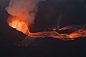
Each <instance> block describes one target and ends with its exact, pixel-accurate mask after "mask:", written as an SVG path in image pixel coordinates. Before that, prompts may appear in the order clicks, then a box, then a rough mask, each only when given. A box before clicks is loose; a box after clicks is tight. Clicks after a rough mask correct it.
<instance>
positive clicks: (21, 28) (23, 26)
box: [8, 18, 86, 46]
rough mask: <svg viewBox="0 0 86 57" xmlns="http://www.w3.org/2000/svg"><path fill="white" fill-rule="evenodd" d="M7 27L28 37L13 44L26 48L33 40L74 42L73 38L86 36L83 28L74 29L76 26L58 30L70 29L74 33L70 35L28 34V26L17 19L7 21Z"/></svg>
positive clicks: (50, 32) (51, 32) (55, 33)
mask: <svg viewBox="0 0 86 57" xmlns="http://www.w3.org/2000/svg"><path fill="white" fill-rule="evenodd" d="M8 25H9V26H11V27H13V28H15V29H16V30H18V31H21V32H23V33H24V34H27V35H28V36H27V37H26V38H25V39H23V40H22V41H19V42H16V43H15V44H16V45H18V46H27V45H29V44H31V43H33V42H34V39H35V38H45V37H53V38H58V39H62V40H64V41H66V40H75V38H78V37H85V36H86V30H85V29H83V28H81V29H77V28H75V27H78V26H75V27H74V26H67V27H63V28H61V29H58V30H66V29H70V30H72V29H73V30H74V32H72V33H71V34H59V33H58V32H56V31H55V30H54V31H46V32H37V33H30V32H29V30H30V29H29V27H28V24H27V23H26V22H23V21H20V20H19V19H18V18H16V19H12V21H9V22H8ZM82 26H83V25H82ZM82 26H81V27H82ZM79 27H80V26H79ZM84 28H85V27H84Z"/></svg>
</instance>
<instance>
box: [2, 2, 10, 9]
mask: <svg viewBox="0 0 86 57" xmlns="http://www.w3.org/2000/svg"><path fill="white" fill-rule="evenodd" d="M8 1H9V0H0V7H1V8H2V9H4V8H5V7H6V6H7V3H8Z"/></svg>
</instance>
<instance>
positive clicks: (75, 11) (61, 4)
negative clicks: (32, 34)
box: [32, 0, 86, 31]
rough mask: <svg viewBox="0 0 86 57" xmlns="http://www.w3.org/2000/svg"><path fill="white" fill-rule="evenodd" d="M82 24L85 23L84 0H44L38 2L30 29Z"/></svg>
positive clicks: (36, 29)
mask: <svg viewBox="0 0 86 57" xmlns="http://www.w3.org/2000/svg"><path fill="white" fill-rule="evenodd" d="M82 24H86V1H85V0H77V1H76V0H46V1H45V2H42V3H40V4H39V11H38V12H37V15H36V19H35V24H34V26H33V27H34V28H35V29H32V31H33V30H34V31H42V30H44V29H47V28H52V27H56V26H57V28H59V27H63V26H67V25H82Z"/></svg>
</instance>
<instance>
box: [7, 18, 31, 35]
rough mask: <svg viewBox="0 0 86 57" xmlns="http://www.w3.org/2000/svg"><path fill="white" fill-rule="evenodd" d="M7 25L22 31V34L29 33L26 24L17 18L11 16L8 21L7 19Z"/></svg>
mask: <svg viewBox="0 0 86 57" xmlns="http://www.w3.org/2000/svg"><path fill="white" fill-rule="evenodd" d="M8 24H9V26H11V27H13V28H15V29H16V30H18V31H21V32H23V33H24V34H29V33H30V32H29V28H28V24H27V23H26V22H23V21H21V20H20V19H19V18H13V19H12V20H11V21H10V22H9V21H8Z"/></svg>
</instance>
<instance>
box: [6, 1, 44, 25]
mask: <svg viewBox="0 0 86 57" xmlns="http://www.w3.org/2000/svg"><path fill="white" fill-rule="evenodd" d="M40 1H44V0H10V2H9V6H8V7H6V8H5V9H6V11H7V12H8V13H9V14H10V15H12V16H16V17H19V18H20V20H22V21H25V22H28V24H29V25H31V24H33V23H34V19H35V18H34V16H35V14H36V12H37V10H38V9H37V6H38V3H39V2H40Z"/></svg>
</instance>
